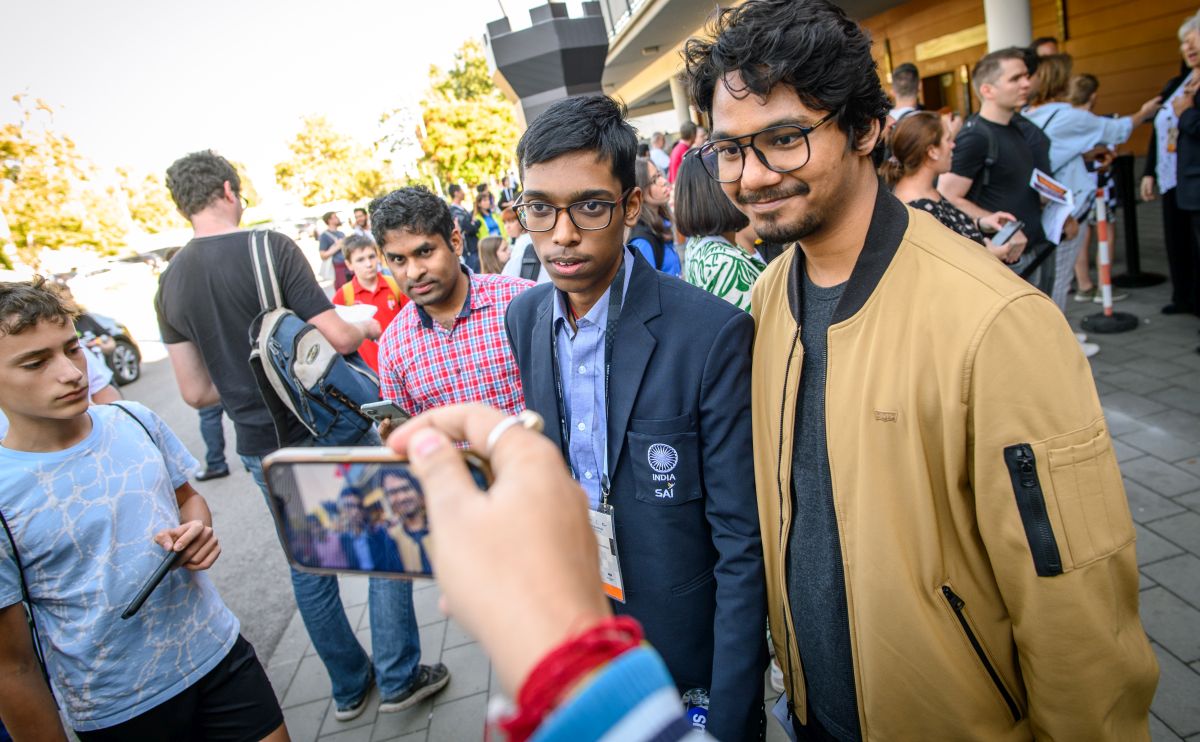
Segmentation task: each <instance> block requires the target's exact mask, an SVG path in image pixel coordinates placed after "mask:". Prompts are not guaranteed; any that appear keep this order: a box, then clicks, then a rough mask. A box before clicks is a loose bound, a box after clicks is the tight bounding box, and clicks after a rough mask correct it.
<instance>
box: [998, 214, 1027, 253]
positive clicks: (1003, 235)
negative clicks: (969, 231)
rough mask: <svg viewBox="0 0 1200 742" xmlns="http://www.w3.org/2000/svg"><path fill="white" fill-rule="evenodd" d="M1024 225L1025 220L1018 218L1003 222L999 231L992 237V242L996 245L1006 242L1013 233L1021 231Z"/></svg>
mask: <svg viewBox="0 0 1200 742" xmlns="http://www.w3.org/2000/svg"><path fill="white" fill-rule="evenodd" d="M1024 227H1025V222H1023V221H1020V220H1018V219H1014V220H1012V221H1009V222H1005V224H1004V226H1003V227H1001V228H1000V231H999V232H997V233H996V234H995V235H994V236H993V237H992V244H993V245H995V246H996V247H1000V246H1001V245H1006V244H1008V241H1009V240H1011V239H1012V238H1013V235H1015V234H1016V233H1017V232H1019V231H1021V229H1023V228H1024Z"/></svg>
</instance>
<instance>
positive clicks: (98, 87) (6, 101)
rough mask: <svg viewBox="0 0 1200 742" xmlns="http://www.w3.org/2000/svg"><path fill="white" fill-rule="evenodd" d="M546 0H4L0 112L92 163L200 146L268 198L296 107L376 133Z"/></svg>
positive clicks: (296, 120)
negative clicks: (37, 107)
mask: <svg viewBox="0 0 1200 742" xmlns="http://www.w3.org/2000/svg"><path fill="white" fill-rule="evenodd" d="M542 3H543V0H441V1H440V2H432V3H429V2H415V1H414V0H338V2H326V3H320V2H316V1H315V0H286V1H285V0H205V2H202V3H182V2H173V1H169V0H167V1H164V0H105V1H104V2H95V0H37V2H30V1H28V0H0V7H3V10H2V11H0V13H2V15H3V17H4V26H5V32H4V43H3V44H2V45H0V121H13V120H16V119H17V117H18V115H19V114H18V109H17V107H16V105H15V104H14V103H13V102H12V101H11V100H10V97H11V96H12V95H13V94H16V93H27V94H28V95H29V96H30V98H41V99H43V100H45V101H46V102H47V103H49V104H50V105H51V106H52V107H53V108H54V110H55V113H54V118H53V123H52V126H53V128H54V129H56V130H57V131H60V132H62V133H65V134H68V135H69V136H71V137H72V138H73V139H74V140H75V142H76V144H77V145H78V147H79V149H80V151H81V152H82V153H83V154H84V155H85V156H87V157H88V158H90V159H91V160H93V161H94V162H96V163H97V164H98V165H100V166H101V167H104V168H114V167H117V166H121V167H125V168H127V169H130V170H132V171H133V172H137V173H148V172H156V173H160V174H161V173H163V172H164V171H165V170H166V168H167V166H168V165H170V164H171V162H172V161H173V160H175V158H177V157H179V156H181V155H183V154H186V153H187V152H191V151H195V150H199V149H208V148H212V149H215V150H217V151H219V152H221V154H223V155H225V156H227V157H229V158H230V159H233V160H238V161H241V162H243V163H245V164H246V166H247V169H248V170H249V174H250V177H251V179H252V180H253V181H254V184H255V187H256V188H257V189H258V190H259V192H260V193H264V195H265V194H269V193H270V192H271V191H273V190H274V164H275V163H276V162H278V161H280V160H282V159H284V158H285V157H286V156H287V142H288V141H289V140H290V139H291V138H292V136H293V135H294V134H295V133H296V131H297V130H298V129H299V124H300V119H301V117H302V116H304V115H306V114H313V113H319V114H323V115H325V116H326V117H328V118H329V119H330V121H331V122H332V123H333V125H334V126H335V127H336V128H337V129H339V130H341V131H344V132H346V133H348V134H351V135H353V136H355V137H357V138H360V139H362V140H363V141H366V142H370V141H374V139H376V138H377V136H376V133H377V124H378V121H379V116H380V114H382V113H383V112H385V111H389V110H391V109H394V108H396V107H398V106H401V105H405V104H409V105H415V102H416V101H417V99H418V98H419V96H420V94H421V93H422V92H423V91H424V89H425V88H426V86H427V83H428V70H429V65H430V64H438V65H439V66H443V67H444V66H447V65H448V64H449V63H450V62H451V61H452V59H453V53H454V51H455V50H456V49H457V48H458V47H459V46H460V45H461V44H462V42H463V41H464V40H466V39H468V38H471V37H476V38H479V37H482V35H483V34H484V32H485V31H486V27H487V23H488V22H489V21H493V20H496V19H497V18H500V17H501V16H502V15H504V14H505V12H507V14H508V15H509V17H510V20H511V22H512V24H513V27H514V29H517V28H523V27H527V26H528V25H529V14H528V8H530V7H532V6H534V5H540V4H542ZM579 5H580V3H579V0H573V1H572V2H568V8H569V10H570V12H571V14H572V15H573V16H575V15H578V14H580V8H579Z"/></svg>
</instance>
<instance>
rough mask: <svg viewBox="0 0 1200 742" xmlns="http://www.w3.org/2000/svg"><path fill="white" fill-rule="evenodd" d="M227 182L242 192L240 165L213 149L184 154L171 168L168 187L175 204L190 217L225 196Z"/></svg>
mask: <svg viewBox="0 0 1200 742" xmlns="http://www.w3.org/2000/svg"><path fill="white" fill-rule="evenodd" d="M225 181H229V187H230V188H232V189H233V192H234V193H236V194H240V193H241V192H242V179H241V178H239V177H238V173H237V168H235V167H234V166H233V165H231V164H229V160H226V159H225V158H224V157H222V156H220V155H218V154H217V153H216V152H213V151H212V150H211V149H206V150H204V151H203V152H193V153H191V154H190V155H184V156H183V157H180V158H179V159H178V160H176V161H175V162H173V163H171V167H169V168H167V189H168V190H169V191H171V198H172V199H173V200H174V201H175V206H176V207H178V208H179V210H180V211H181V212H183V215H184V216H185V217H187V218H189V219H191V218H192V215H193V214H196V213H197V212H200V211H204V209H205V208H206V207H207V206H208V205H209V204H211V203H212V202H213V201H216V200H217V199H218V198H220V197H221V195H222V194H223V193H224V192H225Z"/></svg>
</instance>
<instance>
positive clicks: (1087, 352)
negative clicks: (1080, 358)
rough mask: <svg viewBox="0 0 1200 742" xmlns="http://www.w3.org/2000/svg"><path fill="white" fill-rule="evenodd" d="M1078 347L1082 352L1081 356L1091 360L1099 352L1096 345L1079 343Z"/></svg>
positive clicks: (1098, 347)
mask: <svg viewBox="0 0 1200 742" xmlns="http://www.w3.org/2000/svg"><path fill="white" fill-rule="evenodd" d="M1079 347H1080V349H1081V350H1083V355H1084V357H1085V358H1091V357H1092V356H1094V355H1096V354H1097V353H1099V352H1100V346H1099V345H1096V344H1095V343H1080V344H1079Z"/></svg>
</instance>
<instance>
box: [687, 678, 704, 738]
mask: <svg viewBox="0 0 1200 742" xmlns="http://www.w3.org/2000/svg"><path fill="white" fill-rule="evenodd" d="M683 705H684V707H685V708H687V722H688V723H689V724H691V725H692V728H693V729H699V730H700V731H702V732H703V731H704V728H705V727H707V726H708V691H707V690H706V689H704V688H692V689H691V690H689V691H688V692H687V693H684V694H683Z"/></svg>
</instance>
